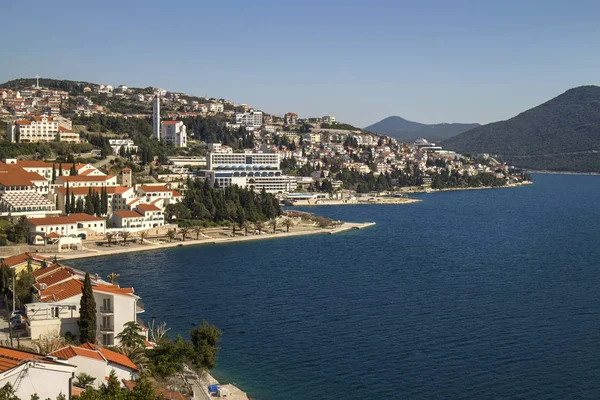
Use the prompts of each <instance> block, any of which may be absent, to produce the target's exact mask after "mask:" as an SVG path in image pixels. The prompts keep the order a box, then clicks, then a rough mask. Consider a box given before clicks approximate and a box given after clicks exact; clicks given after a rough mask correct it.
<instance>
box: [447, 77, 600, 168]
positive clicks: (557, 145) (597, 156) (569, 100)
mask: <svg viewBox="0 0 600 400" xmlns="http://www.w3.org/2000/svg"><path fill="white" fill-rule="evenodd" d="M443 146H444V148H446V149H449V150H455V151H457V152H460V153H470V154H478V153H491V154H495V155H497V156H498V157H500V158H501V159H502V160H504V161H508V162H510V163H512V164H514V165H517V166H521V167H525V168H531V169H548V170H557V171H581V172H599V171H600V87H598V86H581V87H577V88H574V89H570V90H567V91H566V92H565V93H563V94H561V95H560V96H557V97H555V98H553V99H552V100H549V101H547V102H545V103H543V104H541V105H539V106H537V107H534V108H532V109H530V110H527V111H525V112H523V113H521V114H519V115H517V116H516V117H513V118H511V119H508V120H506V121H500V122H494V123H491V124H487V125H483V126H480V127H478V128H474V129H471V130H469V131H467V132H464V133H462V134H460V135H457V136H455V137H453V138H450V139H448V140H446V141H444V142H443Z"/></svg>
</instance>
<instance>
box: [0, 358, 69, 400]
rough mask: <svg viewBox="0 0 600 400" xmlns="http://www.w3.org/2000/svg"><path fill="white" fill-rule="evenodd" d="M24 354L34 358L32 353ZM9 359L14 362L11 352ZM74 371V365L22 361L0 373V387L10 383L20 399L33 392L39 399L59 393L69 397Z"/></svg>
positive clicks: (29, 396) (56, 395)
mask: <svg viewBox="0 0 600 400" xmlns="http://www.w3.org/2000/svg"><path fill="white" fill-rule="evenodd" d="M2 352H3V353H4V352H5V351H4V350H3V351H2ZM19 353H23V352H19ZM26 356H30V357H31V358H32V359H34V358H35V356H34V355H33V354H26V355H25V356H24V357H26ZM40 357H43V356H39V355H38V357H37V358H40ZM0 358H1V357H0ZM9 359H10V360H11V362H14V356H13V355H12V354H11V355H10V358H9ZM74 371H75V366H74V365H69V364H62V363H58V362H44V361H36V360H32V361H23V363H22V364H20V365H18V366H16V367H14V368H11V369H9V370H7V371H4V372H2V373H0V387H3V386H4V385H6V384H7V383H10V384H11V386H12V387H13V388H14V389H15V395H16V396H17V397H18V398H20V399H29V398H31V396H32V395H34V394H37V395H38V396H39V398H40V399H47V398H50V399H56V398H57V397H58V396H59V395H60V394H63V395H64V396H65V397H66V398H67V399H69V398H70V394H71V379H72V377H73V372H74Z"/></svg>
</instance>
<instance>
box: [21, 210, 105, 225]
mask: <svg viewBox="0 0 600 400" xmlns="http://www.w3.org/2000/svg"><path fill="white" fill-rule="evenodd" d="M28 221H29V223H30V224H32V225H33V226H40V225H68V224H76V223H78V222H93V221H104V218H100V217H94V216H93V215H89V214H85V213H76V214H71V215H67V216H63V217H47V218H31V219H29V220H28Z"/></svg>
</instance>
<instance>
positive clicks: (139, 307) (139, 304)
mask: <svg viewBox="0 0 600 400" xmlns="http://www.w3.org/2000/svg"><path fill="white" fill-rule="evenodd" d="M144 311H145V308H144V303H142V301H141V300H138V301H136V302H135V313H136V314H140V313H143V312H144Z"/></svg>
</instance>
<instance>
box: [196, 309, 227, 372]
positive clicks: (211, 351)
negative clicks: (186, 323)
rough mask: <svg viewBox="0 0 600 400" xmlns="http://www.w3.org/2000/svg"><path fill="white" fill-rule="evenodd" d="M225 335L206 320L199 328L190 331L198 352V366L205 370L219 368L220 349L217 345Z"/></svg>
mask: <svg viewBox="0 0 600 400" xmlns="http://www.w3.org/2000/svg"><path fill="white" fill-rule="evenodd" d="M222 334H223V333H222V332H221V331H220V330H219V329H218V328H217V327H216V326H214V325H210V324H209V323H208V322H206V321H205V320H203V321H202V325H200V326H199V327H198V328H194V329H192V330H190V337H191V338H192V344H193V345H194V350H195V351H196V355H195V356H196V360H195V361H196V362H195V364H196V366H197V367H199V368H202V369H205V370H210V369H213V368H214V367H216V366H217V353H218V352H219V348H218V347H217V344H218V343H219V342H220V341H221V335H222Z"/></svg>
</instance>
